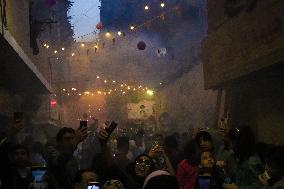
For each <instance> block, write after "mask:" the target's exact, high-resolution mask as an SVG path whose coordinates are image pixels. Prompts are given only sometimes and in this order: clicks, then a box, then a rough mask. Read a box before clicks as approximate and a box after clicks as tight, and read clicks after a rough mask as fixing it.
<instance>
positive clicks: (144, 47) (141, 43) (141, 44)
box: [137, 41, 146, 50]
mask: <svg viewBox="0 0 284 189" xmlns="http://www.w3.org/2000/svg"><path fill="white" fill-rule="evenodd" d="M137 48H138V49H139V50H145V49H146V43H145V42H144V41H140V42H139V43H138V44H137Z"/></svg>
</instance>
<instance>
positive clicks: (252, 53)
mask: <svg viewBox="0 0 284 189" xmlns="http://www.w3.org/2000/svg"><path fill="white" fill-rule="evenodd" d="M207 3H208V5H207V8H208V35H207V37H206V39H205V40H204V41H203V49H202V50H203V51H202V58H203V62H204V68H203V69H204V79H205V88H206V89H218V90H219V93H220V94H221V95H219V97H220V99H219V102H220V103H223V104H224V106H222V107H221V109H220V111H219V112H220V114H219V117H228V118H229V122H230V124H231V125H234V126H240V125H244V124H248V125H250V126H251V127H252V128H253V129H254V130H255V132H256V134H257V137H258V139H259V140H260V141H262V142H266V143H276V144H282V145H283V144H284V138H283V134H284V127H283V124H284V121H283V120H284V98H283V97H284V62H283V61H284V35H283V33H284V27H283V24H284V2H283V1H277V0H271V1H258V0H255V1H229V0H218V1H208V2H207Z"/></svg>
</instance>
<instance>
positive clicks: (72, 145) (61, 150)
mask: <svg viewBox="0 0 284 189" xmlns="http://www.w3.org/2000/svg"><path fill="white" fill-rule="evenodd" d="M87 135H88V134H87V128H86V127H81V128H78V129H77V130H76V131H75V130H74V129H72V128H67V127H64V128H62V129H60V130H59V132H58V133H57V135H56V146H52V145H49V146H47V153H46V159H47V163H48V166H49V168H50V174H49V176H51V177H53V178H54V179H53V180H54V183H53V185H57V186H58V187H60V188H62V189H65V188H66V189H70V188H71V187H72V181H73V179H74V177H75V174H76V172H77V171H78V162H77V160H76V159H75V157H74V156H73V153H74V151H75V150H76V148H77V145H78V144H79V143H80V142H82V141H83V140H84V139H85V138H86V137H87Z"/></svg>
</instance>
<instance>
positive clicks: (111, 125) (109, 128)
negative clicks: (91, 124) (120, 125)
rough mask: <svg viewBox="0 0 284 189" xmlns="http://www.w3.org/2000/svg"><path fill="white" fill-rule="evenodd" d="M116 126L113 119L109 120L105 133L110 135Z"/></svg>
mask: <svg viewBox="0 0 284 189" xmlns="http://www.w3.org/2000/svg"><path fill="white" fill-rule="evenodd" d="M116 127H117V123H115V122H114V121H113V122H111V124H110V125H109V127H107V128H106V131H107V133H108V134H109V135H110V134H111V133H112V132H113V131H114V129H115V128H116Z"/></svg>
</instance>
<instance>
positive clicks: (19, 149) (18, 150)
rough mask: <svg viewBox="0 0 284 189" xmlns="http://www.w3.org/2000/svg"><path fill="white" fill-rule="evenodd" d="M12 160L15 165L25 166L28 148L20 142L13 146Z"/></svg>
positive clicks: (27, 160)
mask: <svg viewBox="0 0 284 189" xmlns="http://www.w3.org/2000/svg"><path fill="white" fill-rule="evenodd" d="M12 160H13V162H14V164H15V166H17V167H26V166H27V165H28V164H29V150H28V149H27V148H26V147H25V146H24V145H21V144H17V145H16V146H15V147H14V148H13V152H12Z"/></svg>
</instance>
